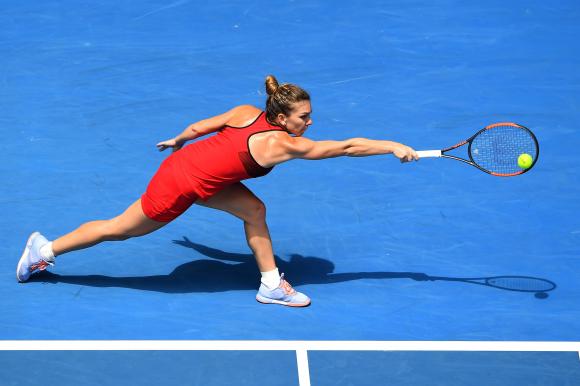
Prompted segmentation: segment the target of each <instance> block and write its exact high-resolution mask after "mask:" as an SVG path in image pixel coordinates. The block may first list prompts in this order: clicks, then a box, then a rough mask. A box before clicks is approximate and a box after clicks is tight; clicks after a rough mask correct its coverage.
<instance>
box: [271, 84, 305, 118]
mask: <svg viewBox="0 0 580 386" xmlns="http://www.w3.org/2000/svg"><path fill="white" fill-rule="evenodd" d="M266 93H267V94H268V99H267V100H266V118H267V119H268V121H270V123H273V122H275V121H276V117H277V116H278V114H284V115H286V116H288V115H290V113H291V112H292V110H293V109H292V105H293V104H294V103H296V102H300V101H309V100H310V95H308V93H307V92H306V91H305V90H303V89H302V88H300V87H298V86H296V85H294V84H290V83H284V84H283V85H281V86H280V85H279V84H278V80H277V79H276V78H275V77H274V75H268V76H267V77H266Z"/></svg>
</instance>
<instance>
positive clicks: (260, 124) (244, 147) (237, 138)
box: [141, 112, 283, 222]
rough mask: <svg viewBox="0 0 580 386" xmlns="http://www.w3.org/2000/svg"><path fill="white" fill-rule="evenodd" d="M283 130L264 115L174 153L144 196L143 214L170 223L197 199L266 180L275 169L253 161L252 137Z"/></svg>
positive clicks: (204, 198)
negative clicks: (245, 182)
mask: <svg viewBox="0 0 580 386" xmlns="http://www.w3.org/2000/svg"><path fill="white" fill-rule="evenodd" d="M282 130H283V129H282V128H280V127H278V126H274V125H271V124H270V123H268V121H267V120H266V114H264V112H262V113H260V115H259V116H258V117H257V118H256V120H255V121H254V122H253V123H251V124H250V125H248V126H245V127H232V126H224V127H223V128H222V129H220V130H219V131H218V132H217V134H216V135H213V136H211V137H209V138H206V139H203V140H200V141H197V142H194V143H192V144H190V145H187V146H185V147H183V148H182V149H180V150H179V151H176V152H175V153H172V154H171V155H170V156H169V157H167V158H166V159H165V161H163V163H162V164H161V166H160V167H159V170H157V173H155V175H154V176H153V178H152V179H151V182H149V186H148V187H147V190H146V192H145V193H144V194H143V196H141V207H142V208H143V212H144V213H145V215H146V216H147V217H149V218H150V219H152V220H155V221H160V222H169V221H171V220H173V219H175V218H176V217H177V216H179V215H180V214H182V213H183V212H185V211H186V210H187V209H188V208H189V207H190V206H191V205H192V204H193V203H194V202H195V201H196V200H197V199H202V200H204V201H205V200H207V199H209V198H210V197H211V196H213V195H214V194H216V193H217V192H219V191H220V190H222V189H224V188H225V187H227V186H229V185H232V184H235V183H237V182H240V181H242V180H245V179H248V178H255V177H261V176H265V175H266V174H268V173H269V172H270V171H271V170H272V169H273V168H264V167H262V166H260V165H259V164H258V163H257V162H256V160H255V159H254V157H252V154H251V153H250V148H249V146H248V145H249V140H250V137H251V136H252V135H254V134H258V133H263V132H266V131H282Z"/></svg>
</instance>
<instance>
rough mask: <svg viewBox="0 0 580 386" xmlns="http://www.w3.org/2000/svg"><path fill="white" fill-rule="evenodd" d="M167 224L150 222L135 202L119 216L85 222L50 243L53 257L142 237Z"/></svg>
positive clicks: (137, 202)
mask: <svg viewBox="0 0 580 386" xmlns="http://www.w3.org/2000/svg"><path fill="white" fill-rule="evenodd" d="M166 224H167V223H165V222H158V221H154V220H151V219H150V218H149V217H147V216H145V214H144V213H143V209H141V199H139V200H137V201H135V202H134V203H133V204H132V205H131V206H129V207H128V208H127V209H126V210H125V211H124V212H123V213H122V214H121V215H119V216H117V217H115V218H112V219H110V220H97V221H91V222H87V223H85V224H83V225H81V226H80V227H78V228H77V229H76V230H74V231H72V232H70V233H68V234H66V235H64V236H62V237H59V238H58V239H56V240H54V241H53V243H52V250H53V251H54V254H55V256H58V255H62V254H64V253H68V252H71V251H76V250H79V249H84V248H88V247H92V246H93V245H96V244H99V243H101V242H103V241H121V240H127V239H128V238H131V237H138V236H144V235H146V234H148V233H151V232H153V231H156V230H157V229H159V228H162V227H163V226H165V225H166Z"/></svg>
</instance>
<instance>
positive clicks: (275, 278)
mask: <svg viewBox="0 0 580 386" xmlns="http://www.w3.org/2000/svg"><path fill="white" fill-rule="evenodd" d="M260 273H261V274H262V284H264V285H265V286H266V287H268V288H269V289H274V288H278V286H279V285H280V273H279V272H278V268H274V269H273V270H271V271H268V272H260Z"/></svg>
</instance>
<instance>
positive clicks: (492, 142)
mask: <svg viewBox="0 0 580 386" xmlns="http://www.w3.org/2000/svg"><path fill="white" fill-rule="evenodd" d="M522 154H529V155H530V156H532V159H533V160H534V161H535V160H536V158H537V156H538V147H537V143H536V141H535V139H534V137H533V135H532V134H531V133H530V132H529V131H528V130H526V129H524V128H522V127H519V126H512V125H503V126H495V127H493V128H490V129H487V130H484V131H482V132H481V133H479V134H478V135H477V136H476V137H475V138H473V140H472V141H471V146H470V155H471V157H472V159H473V161H474V162H475V163H476V164H478V165H479V166H480V167H481V168H483V169H485V170H487V171H489V172H492V173H497V174H506V175H509V174H515V173H521V172H522V171H523V170H522V168H520V166H519V165H518V157H519V156H520V155H522Z"/></svg>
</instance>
